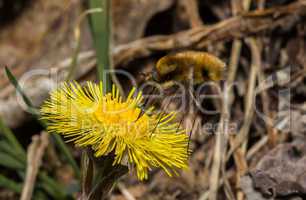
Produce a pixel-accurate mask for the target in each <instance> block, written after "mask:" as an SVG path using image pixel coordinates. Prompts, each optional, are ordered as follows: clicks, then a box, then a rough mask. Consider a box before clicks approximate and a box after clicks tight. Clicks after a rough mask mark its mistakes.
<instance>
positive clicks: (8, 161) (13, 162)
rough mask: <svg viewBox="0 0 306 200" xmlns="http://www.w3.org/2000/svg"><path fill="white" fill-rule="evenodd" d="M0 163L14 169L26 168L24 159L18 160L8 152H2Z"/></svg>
mask: <svg viewBox="0 0 306 200" xmlns="http://www.w3.org/2000/svg"><path fill="white" fill-rule="evenodd" d="M0 160H1V162H0V165H1V166H3V167H6V168H9V169H14V170H24V169H25V165H24V164H23V163H22V161H19V160H17V159H16V158H14V157H12V156H10V155H9V154H7V153H4V152H0Z"/></svg>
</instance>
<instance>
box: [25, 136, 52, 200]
mask: <svg viewBox="0 0 306 200" xmlns="http://www.w3.org/2000/svg"><path fill="white" fill-rule="evenodd" d="M48 137H49V136H48V133H46V132H42V133H41V135H40V136H38V135H34V136H33V137H32V143H31V144H30V145H29V147H28V156H27V170H26V177H25V182H24V185H23V189H22V193H21V198H20V200H31V199H32V195H33V191H34V186H35V182H36V177H37V174H38V171H39V168H40V166H41V164H42V158H43V155H44V152H45V149H46V147H47V146H48V144H49V139H48Z"/></svg>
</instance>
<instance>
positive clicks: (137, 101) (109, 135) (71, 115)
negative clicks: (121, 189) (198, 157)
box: [41, 82, 188, 180]
mask: <svg viewBox="0 0 306 200" xmlns="http://www.w3.org/2000/svg"><path fill="white" fill-rule="evenodd" d="M134 96H135V88H134V89H132V91H131V92H130V93H129V95H128V97H127V98H126V99H125V100H123V98H122V97H121V96H120V95H119V90H118V89H117V88H116V87H115V86H113V88H112V92H111V93H107V94H104V93H103V85H102V83H100V84H99V85H96V84H94V83H91V82H88V83H87V84H86V86H85V87H81V86H80V85H79V84H78V83H76V82H73V83H64V84H63V85H62V86H61V87H59V88H58V89H56V90H54V91H53V92H51V96H50V99H49V100H47V101H46V102H45V103H44V104H43V106H42V108H41V114H42V119H43V120H46V122H47V124H48V128H47V129H48V131H49V132H53V133H59V134H62V135H63V136H65V137H67V138H69V139H70V140H69V141H74V143H75V144H76V145H77V146H79V147H90V148H92V149H93V151H94V154H95V156H96V157H100V156H107V155H113V156H114V162H113V165H116V164H122V163H124V162H125V161H127V162H128V164H129V166H131V165H132V166H135V168H136V171H137V176H138V178H139V179H141V180H143V179H147V178H148V171H149V170H150V169H151V168H152V167H160V168H162V169H164V171H165V172H166V173H167V174H168V175H169V176H172V175H173V174H176V173H177V172H176V170H177V169H183V168H187V158H188V151H187V146H188V136H187V135H186V133H185V131H184V130H183V129H182V128H178V126H179V124H177V123H174V122H173V120H174V118H175V113H169V114H160V113H159V114H154V113H153V111H154V109H153V108H150V109H148V110H147V111H145V112H144V114H141V108H140V105H141V103H142V99H143V98H142V95H141V93H139V94H138V95H136V97H134ZM140 114H141V115H140ZM139 116H140V117H139Z"/></svg>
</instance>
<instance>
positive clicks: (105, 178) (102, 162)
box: [82, 150, 128, 200]
mask: <svg viewBox="0 0 306 200" xmlns="http://www.w3.org/2000/svg"><path fill="white" fill-rule="evenodd" d="M86 154H87V155H86V156H87V158H88V160H87V161H86V160H84V163H87V165H86V168H84V172H86V173H87V174H86V175H85V176H83V178H84V179H83V194H82V200H85V199H86V200H104V199H106V198H107V196H108V194H109V193H110V191H111V190H112V188H113V186H114V185H115V184H116V182H117V181H118V179H119V178H120V177H121V176H123V175H125V174H126V173H127V172H128V168H127V167H126V166H123V165H115V166H113V165H112V164H113V161H114V157H113V156H112V155H109V156H103V157H100V158H96V157H94V156H93V152H92V151H91V150H87V151H86ZM87 158H85V159H87Z"/></svg>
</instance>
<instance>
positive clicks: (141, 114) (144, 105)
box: [136, 87, 156, 121]
mask: <svg viewBox="0 0 306 200" xmlns="http://www.w3.org/2000/svg"><path fill="white" fill-rule="evenodd" d="M155 90H156V88H155V87H154V88H153V89H152V90H151V91H150V93H149V95H152V94H154V92H155ZM148 102H149V98H147V99H146V100H145V102H144V104H143V106H142V107H141V112H140V113H139V115H138V117H137V119H136V121H137V120H138V119H139V118H140V117H141V116H143V115H144V113H145V110H146V107H147V104H148Z"/></svg>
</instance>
